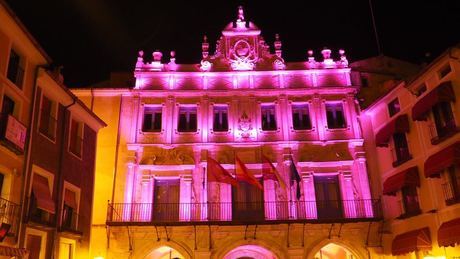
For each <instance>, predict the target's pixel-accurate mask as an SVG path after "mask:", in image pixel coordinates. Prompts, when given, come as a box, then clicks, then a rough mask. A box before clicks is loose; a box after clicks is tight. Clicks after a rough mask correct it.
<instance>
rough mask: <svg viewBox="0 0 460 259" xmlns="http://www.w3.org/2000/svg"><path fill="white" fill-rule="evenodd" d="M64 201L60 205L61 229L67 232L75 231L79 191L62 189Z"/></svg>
mask: <svg viewBox="0 0 460 259" xmlns="http://www.w3.org/2000/svg"><path fill="white" fill-rule="evenodd" d="M63 195H64V199H63V201H64V202H63V205H62V221H61V228H63V229H67V230H74V231H76V230H77V221H78V207H79V203H80V201H79V197H80V195H79V190H75V188H68V187H65V188H64V193H63Z"/></svg>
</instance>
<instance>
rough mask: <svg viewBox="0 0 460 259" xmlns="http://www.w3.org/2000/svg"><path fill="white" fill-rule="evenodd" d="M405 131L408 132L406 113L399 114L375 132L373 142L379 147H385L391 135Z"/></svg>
mask: <svg viewBox="0 0 460 259" xmlns="http://www.w3.org/2000/svg"><path fill="white" fill-rule="evenodd" d="M405 132H409V119H408V116H407V114H401V115H399V116H398V117H396V118H395V119H393V120H392V121H390V122H389V123H387V124H386V125H385V126H384V127H383V128H381V129H380V130H379V131H378V132H377V134H376V135H375V144H376V145H377V146H379V147H385V146H387V145H388V141H389V140H390V137H391V135H393V134H394V133H405Z"/></svg>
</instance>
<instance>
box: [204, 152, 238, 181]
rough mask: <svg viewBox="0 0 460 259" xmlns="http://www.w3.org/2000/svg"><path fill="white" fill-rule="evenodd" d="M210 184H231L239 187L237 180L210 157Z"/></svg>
mask: <svg viewBox="0 0 460 259" xmlns="http://www.w3.org/2000/svg"><path fill="white" fill-rule="evenodd" d="M207 161H208V182H220V183H229V184H231V185H233V186H235V187H236V186H238V182H237V181H236V179H235V178H233V176H232V175H231V174H230V173H229V172H228V171H227V170H225V169H224V168H223V167H222V165H221V164H219V163H218V162H217V161H216V160H214V159H212V158H210V157H209V156H208V159H207Z"/></svg>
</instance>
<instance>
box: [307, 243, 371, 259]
mask: <svg viewBox="0 0 460 259" xmlns="http://www.w3.org/2000/svg"><path fill="white" fill-rule="evenodd" d="M330 244H334V245H337V246H340V247H342V248H345V249H346V250H348V251H349V252H351V253H352V254H353V256H355V257H356V258H357V259H365V258H367V257H366V256H365V254H364V252H365V251H362V250H363V249H359V248H357V246H355V245H353V244H351V243H350V242H347V241H345V240H341V239H340V240H339V239H332V240H331V239H323V240H321V241H320V242H318V243H317V244H316V245H314V246H312V247H311V248H310V249H308V250H307V255H306V257H305V258H306V259H315V254H316V253H317V252H319V251H320V250H321V249H322V248H323V247H325V246H327V245H330Z"/></svg>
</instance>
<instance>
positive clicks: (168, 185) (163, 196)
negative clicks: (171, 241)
mask: <svg viewBox="0 0 460 259" xmlns="http://www.w3.org/2000/svg"><path fill="white" fill-rule="evenodd" d="M179 188H180V182H179V179H167V180H162V179H155V191H154V201H153V220H154V221H160V222H165V221H179V202H180V198H179V197H180V193H179Z"/></svg>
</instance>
